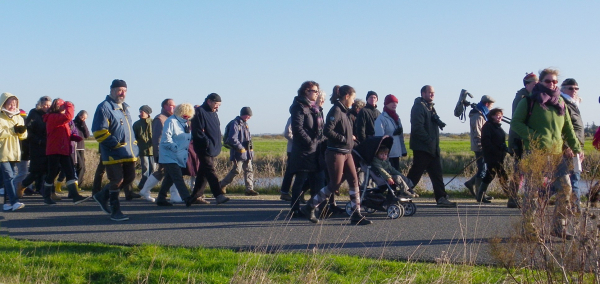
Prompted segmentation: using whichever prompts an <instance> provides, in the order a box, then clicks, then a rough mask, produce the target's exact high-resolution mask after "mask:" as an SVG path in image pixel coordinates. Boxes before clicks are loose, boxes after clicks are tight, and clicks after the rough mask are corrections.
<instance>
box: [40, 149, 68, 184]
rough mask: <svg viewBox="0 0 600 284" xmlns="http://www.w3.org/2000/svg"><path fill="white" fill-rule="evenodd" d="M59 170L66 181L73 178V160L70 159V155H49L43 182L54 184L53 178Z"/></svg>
mask: <svg viewBox="0 0 600 284" xmlns="http://www.w3.org/2000/svg"><path fill="white" fill-rule="evenodd" d="M59 165H60V166H59ZM60 171H62V172H63V173H64V174H65V176H66V178H67V181H71V180H74V179H75V168H74V167H73V160H72V159H71V156H65V155H49V156H48V175H46V180H45V182H46V183H47V184H54V179H55V178H56V176H58V173H59V172H60Z"/></svg>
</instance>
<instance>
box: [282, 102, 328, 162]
mask: <svg viewBox="0 0 600 284" xmlns="http://www.w3.org/2000/svg"><path fill="white" fill-rule="evenodd" d="M318 116H319V114H318V113H315V112H313V111H312V110H311V107H310V101H309V100H308V99H307V98H305V97H301V96H296V97H294V102H293V103H292V105H291V106H290V119H291V125H292V152H291V154H290V163H289V165H290V168H289V170H290V172H291V173H296V172H298V171H309V172H313V171H317V170H318V165H319V164H318V151H317V149H318V146H319V143H320V142H321V140H322V138H321V137H322V133H323V130H322V129H319V125H318V119H319V118H318Z"/></svg>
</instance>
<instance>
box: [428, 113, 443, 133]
mask: <svg viewBox="0 0 600 284" xmlns="http://www.w3.org/2000/svg"><path fill="white" fill-rule="evenodd" d="M431 120H432V121H433V122H434V123H435V124H437V126H438V127H439V128H440V130H444V127H446V124H445V123H444V122H443V121H442V120H441V119H440V116H439V115H437V113H433V114H432V115H431Z"/></svg>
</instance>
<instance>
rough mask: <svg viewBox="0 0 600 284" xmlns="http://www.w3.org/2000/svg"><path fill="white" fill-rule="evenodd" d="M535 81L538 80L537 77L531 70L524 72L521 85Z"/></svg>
mask: <svg viewBox="0 0 600 284" xmlns="http://www.w3.org/2000/svg"><path fill="white" fill-rule="evenodd" d="M537 81H539V80H538V77H537V75H535V74H534V73H533V72H531V73H526V74H525V78H523V85H527V83H531V82H537Z"/></svg>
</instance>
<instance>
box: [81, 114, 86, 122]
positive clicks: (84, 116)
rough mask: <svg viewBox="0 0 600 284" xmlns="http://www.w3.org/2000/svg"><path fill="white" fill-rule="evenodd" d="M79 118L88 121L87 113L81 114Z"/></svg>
mask: <svg viewBox="0 0 600 284" xmlns="http://www.w3.org/2000/svg"><path fill="white" fill-rule="evenodd" d="M79 119H81V121H86V120H87V114H82V115H80V116H79Z"/></svg>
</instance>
